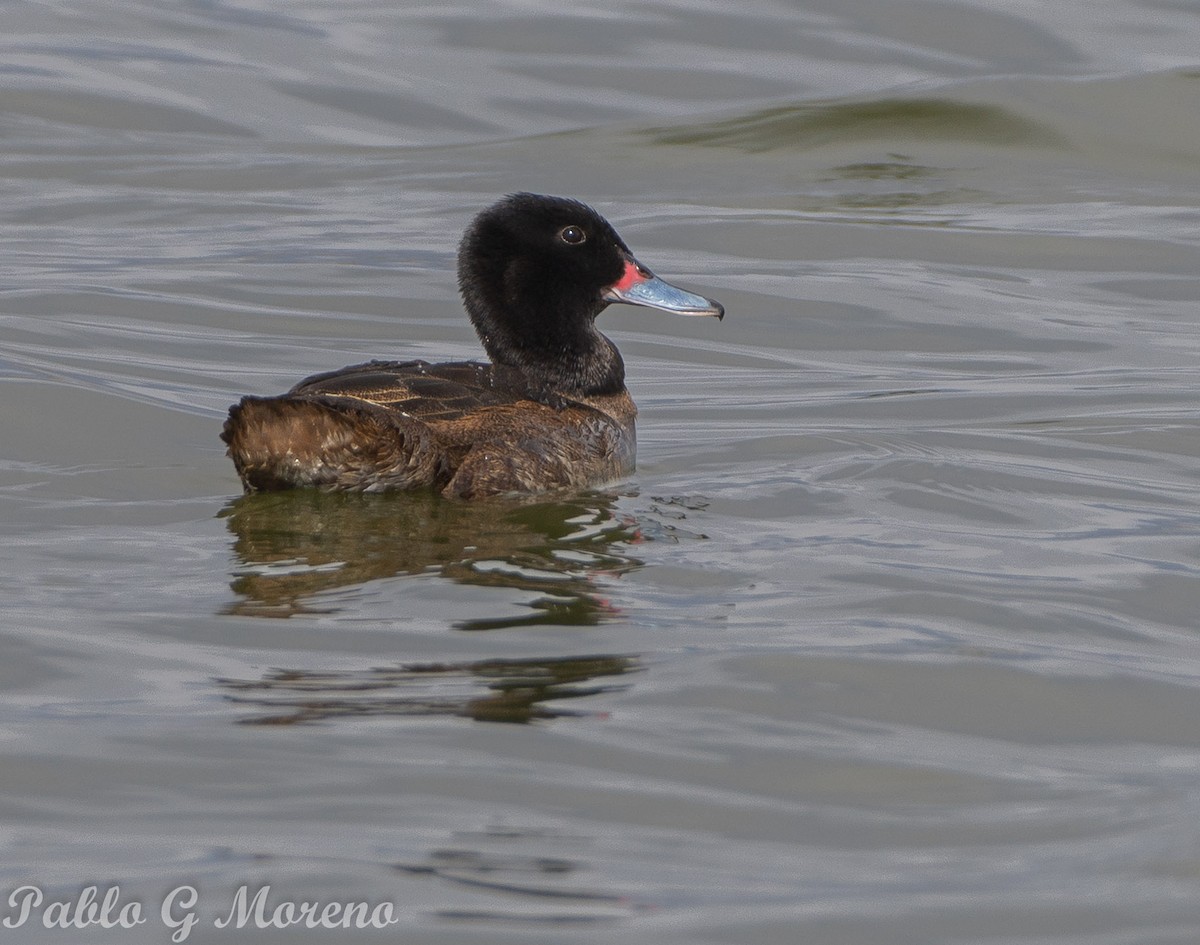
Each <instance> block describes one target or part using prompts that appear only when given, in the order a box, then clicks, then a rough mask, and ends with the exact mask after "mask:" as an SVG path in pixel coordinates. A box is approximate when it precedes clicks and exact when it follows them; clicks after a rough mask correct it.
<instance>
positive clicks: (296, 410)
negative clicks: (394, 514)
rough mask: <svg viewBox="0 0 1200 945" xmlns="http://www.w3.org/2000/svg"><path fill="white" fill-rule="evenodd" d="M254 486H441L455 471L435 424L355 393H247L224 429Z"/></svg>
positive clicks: (240, 468) (378, 488) (248, 485)
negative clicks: (382, 406)
mask: <svg viewBox="0 0 1200 945" xmlns="http://www.w3.org/2000/svg"><path fill="white" fill-rule="evenodd" d="M221 439H222V440H224V441H225V443H226V444H227V445H228V446H229V449H228V454H229V456H230V458H231V459H232V460H233V465H234V466H235V467H236V468H237V472H238V475H239V476H240V477H241V479H242V484H243V485H244V486H245V488H246V491H247V492H258V491H270V490H276V489H294V488H297V487H301V486H316V487H318V488H325V489H338V490H344V491H357V492H380V491H383V490H385V489H412V488H418V487H420V486H434V487H440V486H441V485H444V484H445V482H446V481H447V480H448V479H449V477H450V470H449V468H448V465H447V463H446V461H445V457H444V456H443V453H442V450H441V449H440V448H439V446H438V444H437V443H436V442H435V438H434V437H433V435H432V433H431V432H430V430H429V428H428V427H427V426H426V425H425V424H423V423H421V422H420V421H417V420H413V419H412V418H409V417H403V416H394V415H391V414H389V413H388V412H386V411H383V410H380V409H379V408H377V407H375V406H374V405H373V404H370V403H367V402H364V401H361V400H355V399H354V398H348V397H319V398H306V397H297V396H294V395H284V396H282V397H243V398H242V400H241V402H240V403H237V404H234V405H233V406H232V407H231V408H230V409H229V418H228V419H227V420H226V421H225V426H224V428H223V430H222V431H221Z"/></svg>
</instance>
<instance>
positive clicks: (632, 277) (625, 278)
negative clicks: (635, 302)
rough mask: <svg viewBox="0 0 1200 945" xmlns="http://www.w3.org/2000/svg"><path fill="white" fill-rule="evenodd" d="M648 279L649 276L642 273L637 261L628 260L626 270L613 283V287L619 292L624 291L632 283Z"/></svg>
mask: <svg viewBox="0 0 1200 945" xmlns="http://www.w3.org/2000/svg"><path fill="white" fill-rule="evenodd" d="M646 279H647V276H645V275H643V274H642V271H641V270H640V269H639V268H638V265H637V263H633V262H629V261H626V262H625V272H624V273H623V274H622V275H621V278H620V279H618V280H617V281H616V282H615V283H614V284H613V288H614V289H616V290H617V291H618V292H624V291H625V290H626V289H628V288H629V287H630V286H631V285H635V284H636V283H638V282H645V281H646Z"/></svg>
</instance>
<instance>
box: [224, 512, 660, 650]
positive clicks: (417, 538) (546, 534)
mask: <svg viewBox="0 0 1200 945" xmlns="http://www.w3.org/2000/svg"><path fill="white" fill-rule="evenodd" d="M612 504H613V500H612V498H610V497H607V496H604V495H602V494H598V493H594V492H593V493H588V494H586V495H582V494H581V495H572V496H565V497H563V498H562V499H561V500H560V501H557V502H546V501H539V502H530V501H528V500H527V501H525V502H521V503H513V502H489V503H486V504H485V505H483V506H479V505H470V506H468V505H464V504H463V503H460V502H447V501H446V500H445V499H442V498H440V497H439V496H436V495H431V494H428V493H424V494H422V493H417V494H400V495H387V496H363V495H345V494H340V493H324V492H316V491H313V490H305V491H298V492H297V491H293V492H287V493H273V494H260V495H246V496H240V497H239V498H237V499H235V500H234V501H233V502H231V503H230V504H229V505H228V506H227V507H226V508H225V509H224V510H223V511H222V513H221V515H222V517H224V518H225V519H226V521H227V525H228V527H229V530H230V531H231V532H232V533H233V534H234V535H235V536H236V539H237V542H236V544H235V545H234V549H233V550H234V553H235V554H236V556H237V559H238V568H237V570H236V572H235V577H234V580H233V590H234V592H235V593H236V594H237V598H238V599H237V600H236V602H234V603H233V604H232V605H231V606H230V608H229V612H230V613H236V614H243V615H247V616H262V617H288V616H292V615H295V614H302V613H314V612H319V611H321V610H322V609H324V606H325V605H323V604H322V603H321V600H320V597H319V595H321V594H323V593H324V592H328V591H331V590H334V589H336V588H340V587H351V586H354V585H360V584H364V583H366V582H367V581H372V580H379V579H385V578H391V577H395V576H397V575H402V574H421V573H425V572H428V571H429V570H430V569H434V570H436V571H437V572H438V573H439V574H441V575H442V576H443V577H445V578H448V579H450V580H452V581H455V582H458V583H461V584H471V585H478V586H488V587H493V586H494V587H506V588H511V589H515V590H518V591H519V592H521V593H522V595H523V596H528V607H529V608H531V609H532V612H531V611H530V610H526V609H524V608H522V609H521V610H519V611H518V612H517V613H516V614H513V613H508V614H506V615H504V616H496V617H493V618H489V619H477V620H471V621H466V622H463V623H460V624H457V625H456V626H458V627H459V628H460V629H472V630H474V629H480V630H482V629H490V628H492V627H511V626H518V625H521V626H525V625H530V624H538V623H545V622H553V623H556V624H568V625H570V624H574V625H588V624H595V623H597V622H598V621H601V620H603V619H605V617H606V616H607V615H610V614H611V605H609V604H607V603H606V602H605V601H604V600H603V599H602V598H601V596H600V593H599V590H598V588H597V586H596V584H595V581H594V577H595V575H596V574H597V573H600V572H603V573H608V574H611V573H617V572H623V571H627V570H629V569H631V568H634V567H637V565H638V562H637V561H636V560H634V559H632V558H630V557H628V556H627V555H626V554H625V553H624V552H625V548H624V547H622V546H623V545H625V544H626V543H628V542H629V541H631V540H632V539H633V537H634V532H633V530H632V529H631V527H630V525H629V524H628V523H626V522H624V521H623V520H618V518H617V517H616V515H615V513H614V511H613V508H612ZM635 527H636V526H635Z"/></svg>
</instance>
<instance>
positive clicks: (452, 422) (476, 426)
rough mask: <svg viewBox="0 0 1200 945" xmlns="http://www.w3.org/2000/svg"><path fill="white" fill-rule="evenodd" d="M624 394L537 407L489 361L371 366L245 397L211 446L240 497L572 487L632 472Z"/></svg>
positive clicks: (470, 493)
mask: <svg viewBox="0 0 1200 945" xmlns="http://www.w3.org/2000/svg"><path fill="white" fill-rule="evenodd" d="M635 415H636V408H635V407H634V405H633V401H632V400H631V399H630V397H629V395H628V393H627V392H625V391H624V390H622V391H621V392H620V393H619V394H614V395H611V396H607V397H599V398H589V399H586V400H563V401H561V402H558V403H555V404H554V405H553V406H549V405H547V404H545V403H540V402H537V401H535V400H533V399H531V398H530V396H529V394H528V393H527V392H526V391H524V390H522V389H521V387H520V386H519V385H514V384H512V383H510V379H509V377H508V376H507V375H506V374H505V372H504V371H502V370H497V369H496V368H494V367H493V366H492V365H490V364H481V363H477V362H456V363H450V364H428V363H427V362H424V361H405V362H395V361H372V362H369V363H367V364H361V365H356V366H354V367H349V368H344V369H342V370H340V371H334V372H331V373H327V374H317V375H314V376H313V377H310V378H307V379H305V380H303V381H301V382H300V383H299V384H297V385H296V386H295V387H294V388H292V390H291V391H289V392H288V393H287V394H284V395H282V396H280V397H245V398H243V399H242V401H241V402H240V403H239V404H237V405H235V406H234V407H233V408H232V409H231V410H230V412H229V419H228V420H227V421H226V423H225V428H224V432H223V433H222V439H224V440H225V442H226V443H227V444H228V445H229V454H230V456H231V457H232V458H233V461H234V464H235V466H236V467H237V470H238V473H239V475H240V476H241V478H242V481H243V483H244V484H245V486H246V488H247V489H248V490H263V489H287V488H292V487H297V486H317V487H323V488H330V489H339V490H356V491H365V492H377V491H383V490H387V489H412V488H420V487H431V488H434V489H437V490H440V491H442V492H443V493H445V494H447V495H453V496H459V497H463V498H470V497H476V496H482V495H495V494H500V493H506V492H539V491H543V490H546V489H554V488H561V487H571V488H579V487H581V486H586V485H590V484H594V483H598V482H602V481H605V480H609V479H613V478H616V477H619V476H622V475H625V474H626V473H628V472H629V471H630V470H631V469H632V468H633V462H634V453H635V438H634V417H635Z"/></svg>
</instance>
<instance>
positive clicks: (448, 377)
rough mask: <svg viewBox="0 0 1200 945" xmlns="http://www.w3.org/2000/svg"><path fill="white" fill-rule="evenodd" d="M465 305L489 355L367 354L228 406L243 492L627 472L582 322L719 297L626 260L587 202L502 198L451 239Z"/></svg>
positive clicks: (456, 492) (609, 358)
mask: <svg viewBox="0 0 1200 945" xmlns="http://www.w3.org/2000/svg"><path fill="white" fill-rule="evenodd" d="M458 260H459V262H458V265H459V285H460V288H461V290H462V295H463V302H464V305H465V307H466V309H467V314H468V315H469V316H470V318H471V322H472V324H473V325H474V326H475V330H476V331H477V332H478V334H479V338H480V341H482V342H483V347H484V349H485V350H486V351H487V353H488V356H489V357H490V358H491V361H492V363H491V364H481V363H474V362H469V363H454V364H436V365H435V364H427V363H426V362H424V361H407V362H394V361H372V362H370V363H369V364H361V365H358V366H355V367H348V368H343V369H342V370H340V371H334V372H332V373H329V374H319V375H316V376H314V377H310V378H308V379H307V380H304V381H301V382H300V383H299V384H298V385H297V386H296V387H294V388H292V390H291V391H290V392H288V393H287V394H284V395H282V396H280V397H245V398H243V399H242V401H241V403H239V404H237V405H235V406H234V407H233V408H231V410H230V411H229V419H228V420H227V421H226V423H225V429H224V432H223V433H222V439H224V440H225V442H226V443H227V444H229V455H230V456H231V457H232V458H233V462H234V465H235V466H236V467H237V470H238V474H239V475H240V476H241V478H242V482H243V483H244V485H245V487H246V490H247V491H256V490H272V489H287V488H292V487H295V486H319V487H322V488H325V489H336V490H346V491H364V492H378V491H383V490H386V489H410V488H417V487H430V486H431V487H433V488H434V489H436V490H439V491H441V492H442V493H443V494H445V495H447V496H454V497H459V498H475V497H478V496H486V495H496V494H501V493H507V492H519V493H528V492H538V491H542V490H546V489H554V488H561V487H572V488H578V487H581V486H585V485H588V484H592V483H596V482H602V481H605V480H609V479H613V478H616V477H618V476H621V475H624V474H626V473H628V472H629V471H630V470H631V469H632V468H633V461H634V452H635V439H634V417H635V416H636V414H637V409H636V407H634V404H633V400H632V399H631V398H630V396H629V392H628V391H627V390H626V389H625V366H624V364H623V362H622V361H621V355H620V354H619V353H618V352H617V349H616V346H615V345H613V343H612V342H611V341H609V340H608V339H607V338H606V337H605V336H604V335H602V334H600V332H599V331H597V330H596V327H595V324H594V322H595V319H596V316H597V315H599V314H600V312H601V311H602V310H603V309H604V308H605V307H606V306H607V305H608V304H609V303H610V302H628V303H631V304H633V305H645V306H649V307H650V308H658V309H663V310H665V311H668V312H677V313H680V314H684V315H713V316H716V317H717V318H720V317H721V316H722V315H723V314H724V309H722V307H721V306H720V305H719V304H717V303H716V302H713V301H711V300H710V299H705V298H702V297H700V296H698V295H693V294H691V293H689V292H684V291H682V290H681V289H677V288H675V287H674V286H671V285H668V284H667V283H666V282H663V281H662V280H661V279H658V278H657V277H656V276H654V275H653V274H652V273H651V272H650V271H649V270H648V269H646V268H645V267H644V266H642V265H641V263H639V262H638V261H637V260H636V259H634V257H633V255H632V254H631V253H630V251H629V248H628V247H627V246H626V245H625V243H624V242H623V241H622V240H621V237H620V236H618V235H617V233H616V231H615V230H614V229H613V228H612V226H610V225H609V223H608V222H607V221H606V220H605V219H604V218H603V217H601V216H600V215H599V214H598V213H596V212H595V211H594V210H592V209H591V208H590V207H587V206H585V205H583V204H581V203H578V202H576V201H574V200H566V199H563V198H560V197H543V196H538V195H535V194H516V195H514V196H511V197H508V198H506V199H504V200H501V201H500V202H499V203H497V204H496V205H494V206H493V207H491V208H490V209H488V210H485V211H484V212H483V213H481V214H480V215H479V216H478V217H476V219H475V221H474V222H473V223H472V224H471V226H470V228H469V229H468V230H467V232H466V235H465V236H464V237H463V240H462V245H461V247H460V249H459V257H458Z"/></svg>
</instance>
